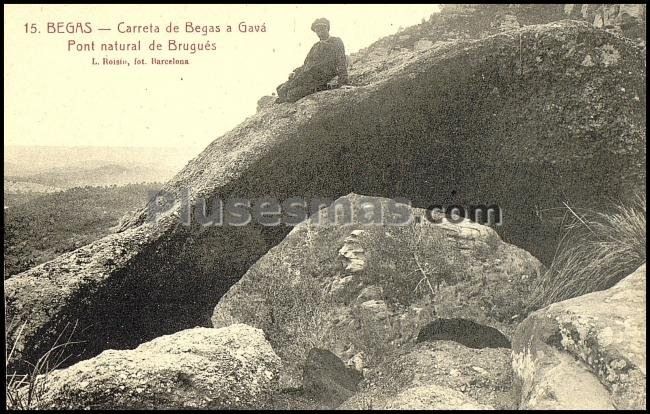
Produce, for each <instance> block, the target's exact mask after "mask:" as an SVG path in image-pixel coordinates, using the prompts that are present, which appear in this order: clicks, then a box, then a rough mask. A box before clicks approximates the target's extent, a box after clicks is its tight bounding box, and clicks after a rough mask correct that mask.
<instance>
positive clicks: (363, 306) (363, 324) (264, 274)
mask: <svg viewBox="0 0 650 414" xmlns="http://www.w3.org/2000/svg"><path fill="white" fill-rule="evenodd" d="M398 208H399V209H401V211H400V214H402V215H403V216H404V217H410V218H411V223H410V224H408V225H399V226H398V225H390V224H391V222H390V221H389V220H390V217H391V214H393V211H398ZM337 209H340V211H339V216H336V215H335V211H336V210H337ZM343 211H346V212H347V215H346V216H343V215H341V214H342V212H343ZM367 215H368V216H367ZM345 217H348V219H349V221H347V222H342V221H341V220H342V219H343V218H345ZM336 218H337V219H338V220H339V222H338V223H339V224H337V225H334V219H336ZM364 218H365V219H368V218H372V219H373V220H374V222H372V223H370V224H364ZM377 219H380V220H377ZM438 219H440V223H432V222H429V221H428V220H427V218H426V216H425V212H424V211H423V210H421V209H410V208H408V207H407V206H405V205H402V206H401V207H399V206H398V205H397V204H392V203H391V200H387V199H381V198H376V197H364V196H358V195H354V194H352V195H349V196H346V197H342V198H340V199H338V200H336V202H335V203H334V204H332V206H330V207H329V208H327V209H324V210H321V211H320V212H319V214H317V215H315V216H313V217H312V218H311V219H310V220H309V221H307V222H305V223H302V224H300V225H299V226H297V227H296V228H294V230H293V231H292V232H291V233H289V235H288V236H287V237H286V238H285V239H284V240H283V241H282V243H280V244H279V245H278V246H276V247H274V248H272V249H271V250H270V251H269V252H268V253H267V254H266V255H265V256H264V257H262V258H261V259H260V260H259V261H258V262H257V263H255V265H253V266H252V267H251V268H250V269H249V271H248V272H247V273H246V274H245V275H244V276H243V277H242V278H241V280H240V281H239V282H237V283H236V284H235V285H234V286H233V287H232V288H231V289H230V290H229V291H228V293H226V295H224V296H223V297H222V298H221V300H220V301H219V304H218V305H217V307H216V308H215V312H214V316H213V318H212V320H213V323H214V326H215V327H223V326H228V325H230V324H232V323H246V324H249V325H251V326H255V327H257V328H260V329H262V330H263V331H264V332H266V333H267V335H268V336H269V340H270V341H271V344H272V345H273V347H274V349H275V350H276V352H278V355H279V356H280V357H281V358H282V359H283V361H284V363H285V367H284V369H283V377H282V378H281V381H282V385H283V386H298V385H299V384H301V378H300V375H301V373H302V372H301V371H302V369H301V367H302V364H304V362H305V360H306V358H307V353H308V352H309V350H310V349H311V348H313V347H319V348H323V349H327V350H330V351H332V352H333V353H334V354H336V355H337V356H338V357H339V358H341V359H342V360H343V361H344V362H345V363H347V364H349V365H350V366H355V367H357V368H358V369H359V370H360V371H363V368H364V367H367V366H372V365H376V364H378V363H379V362H380V361H381V360H382V359H383V357H384V355H385V354H386V353H387V352H389V351H390V350H391V349H394V348H397V347H400V346H402V345H405V344H408V343H413V342H415V340H416V338H418V336H420V339H421V340H434V339H435V338H433V337H432V336H435V335H421V334H420V332H421V330H423V328H424V330H425V331H426V330H427V326H428V325H429V323H430V322H431V321H432V320H434V319H438V318H441V320H443V321H444V320H446V319H447V318H463V319H468V320H470V321H474V322H475V323H473V324H472V326H470V327H469V329H467V330H460V329H457V325H458V323H450V324H447V325H446V326H449V327H450V329H448V330H447V331H445V326H444V324H440V325H441V326H440V327H438V329H437V331H438V332H436V333H437V334H439V335H440V339H451V340H456V341H457V342H458V343H465V342H466V340H467V339H471V342H472V343H473V345H474V347H477V348H482V347H484V346H485V347H488V346H494V345H493V343H494V342H495V341H494V340H493V339H492V338H491V337H488V336H485V337H480V336H477V332H478V329H476V327H477V326H479V327H480V325H478V324H482V325H488V326H490V327H492V328H491V329H492V330H495V329H493V328H498V329H499V330H500V331H501V332H502V333H504V334H506V335H509V334H510V333H511V332H512V330H513V329H514V327H515V325H516V322H517V321H520V320H522V319H523V316H524V315H523V312H524V310H525V308H526V306H527V303H528V295H529V293H530V288H531V287H532V286H533V282H534V280H535V279H536V278H537V277H538V276H539V274H540V270H541V269H540V267H541V264H540V263H539V261H538V260H537V259H535V258H534V257H533V256H531V255H530V254H529V253H527V252H525V251H523V250H521V249H519V248H517V247H514V246H512V245H509V244H506V243H504V242H502V241H501V240H500V239H499V236H498V235H497V233H496V232H495V231H494V230H493V229H491V228H489V227H486V226H482V225H479V224H476V223H473V222H470V221H469V220H464V221H462V222H460V223H457V224H452V223H450V222H449V221H448V220H447V219H446V218H441V217H438ZM365 223H367V221H366V222H365ZM482 342H483V343H482ZM505 342H506V343H507V341H505ZM501 346H507V347H509V343H507V344H503V345H501Z"/></svg>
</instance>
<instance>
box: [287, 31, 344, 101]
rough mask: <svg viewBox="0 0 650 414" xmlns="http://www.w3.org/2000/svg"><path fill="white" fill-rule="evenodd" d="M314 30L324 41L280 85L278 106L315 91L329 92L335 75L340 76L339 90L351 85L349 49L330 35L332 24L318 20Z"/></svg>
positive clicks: (321, 40)
mask: <svg viewBox="0 0 650 414" xmlns="http://www.w3.org/2000/svg"><path fill="white" fill-rule="evenodd" d="M311 30H312V31H314V32H316V34H317V35H318V38H319V39H320V41H319V42H317V43H316V44H314V46H312V48H311V50H310V51H309V54H308V55H307V58H306V59H305V63H304V65H302V66H301V67H299V68H298V69H296V70H294V71H293V73H292V74H291V75H289V80H288V81H286V82H285V83H283V84H282V85H280V86H278V88H277V91H278V99H277V100H276V103H281V102H296V101H297V100H298V99H300V98H302V97H305V96H307V95H310V94H312V93H314V92H318V91H322V90H325V89H327V88H328V83H329V82H330V81H331V80H332V79H333V78H334V77H335V76H338V86H339V87H340V86H343V85H347V83H348V68H347V60H346V58H345V47H344V46H343V41H342V40H341V39H340V38H338V37H331V36H330V34H329V31H330V22H329V21H328V20H327V19H322V18H321V19H316V20H315V21H314V23H313V24H312V25H311Z"/></svg>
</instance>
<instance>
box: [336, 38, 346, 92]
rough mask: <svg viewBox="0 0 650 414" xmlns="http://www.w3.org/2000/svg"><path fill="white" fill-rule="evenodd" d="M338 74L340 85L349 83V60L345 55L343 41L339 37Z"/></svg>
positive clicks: (337, 46) (337, 52)
mask: <svg viewBox="0 0 650 414" xmlns="http://www.w3.org/2000/svg"><path fill="white" fill-rule="evenodd" d="M336 74H337V75H338V76H339V81H338V84H339V86H343V85H347V84H348V60H347V58H346V57H345V46H344V45H343V41H342V40H341V39H338V38H337V42H336Z"/></svg>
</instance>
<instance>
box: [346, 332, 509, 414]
mask: <svg viewBox="0 0 650 414" xmlns="http://www.w3.org/2000/svg"><path fill="white" fill-rule="evenodd" d="M515 406H516V403H515V399H514V395H513V393H512V371H511V368H510V350H509V349H505V348H499V349H492V348H483V349H471V348H467V347H465V346H463V345H460V344H457V343H455V342H449V341H437V342H424V343H421V344H417V345H413V344H410V345H407V346H405V347H403V348H401V349H398V350H395V351H394V352H393V353H392V354H391V355H389V356H387V358H386V360H385V361H384V362H383V363H382V364H380V365H379V366H378V367H376V368H374V369H371V370H369V371H368V373H367V374H366V378H365V379H364V381H363V382H362V388H361V390H360V391H359V392H358V393H357V394H355V395H354V396H353V397H352V398H350V399H349V400H347V401H346V402H345V403H344V404H343V405H342V406H341V407H340V408H342V409H370V408H373V409H422V410H425V409H456V410H457V409H512V408H514V407H515Z"/></svg>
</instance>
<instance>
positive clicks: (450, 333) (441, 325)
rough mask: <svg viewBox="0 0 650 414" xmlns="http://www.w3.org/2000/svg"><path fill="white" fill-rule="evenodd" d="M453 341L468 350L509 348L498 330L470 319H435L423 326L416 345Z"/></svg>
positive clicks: (508, 341)
mask: <svg viewBox="0 0 650 414" xmlns="http://www.w3.org/2000/svg"><path fill="white" fill-rule="evenodd" d="M432 341H454V342H458V343H459V344H461V345H465V346H466V347H469V348H477V349H480V348H510V347H511V343H510V339H508V337H506V336H505V335H504V334H502V333H501V332H500V331H499V330H498V329H496V328H492V327H491V326H486V325H481V324H479V323H476V322H474V321H472V320H470V319H459V318H451V319H437V320H435V321H433V322H431V323H428V324H427V325H425V326H424V327H423V328H422V329H420V332H419V333H418V337H417V339H416V343H420V342H432Z"/></svg>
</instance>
